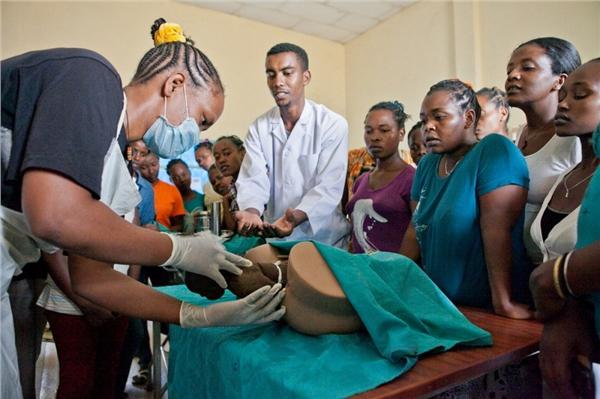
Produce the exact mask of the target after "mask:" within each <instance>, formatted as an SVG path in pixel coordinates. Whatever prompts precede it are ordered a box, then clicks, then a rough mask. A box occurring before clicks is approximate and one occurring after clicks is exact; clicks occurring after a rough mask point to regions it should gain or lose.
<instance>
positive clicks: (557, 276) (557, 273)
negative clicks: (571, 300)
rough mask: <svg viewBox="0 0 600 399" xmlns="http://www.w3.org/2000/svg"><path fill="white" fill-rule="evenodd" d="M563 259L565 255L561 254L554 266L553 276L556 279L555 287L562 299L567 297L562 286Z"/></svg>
mask: <svg viewBox="0 0 600 399" xmlns="http://www.w3.org/2000/svg"><path fill="white" fill-rule="evenodd" d="M562 260H563V255H560V256H559V257H558V258H556V260H555V261H554V268H553V270H552V276H553V280H554V289H555V290H556V293H557V294H558V296H559V297H560V298H561V299H565V293H564V292H563V290H562V287H561V286H560V265H561V262H562Z"/></svg>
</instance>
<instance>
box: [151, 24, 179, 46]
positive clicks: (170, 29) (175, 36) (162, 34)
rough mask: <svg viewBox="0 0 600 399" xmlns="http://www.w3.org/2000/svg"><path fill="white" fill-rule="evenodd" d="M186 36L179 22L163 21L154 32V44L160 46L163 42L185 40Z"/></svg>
mask: <svg viewBox="0 0 600 399" xmlns="http://www.w3.org/2000/svg"><path fill="white" fill-rule="evenodd" d="M186 40H187V39H186V37H185V35H184V34H183V29H181V26H180V25H179V24H174V23H169V22H165V23H163V24H161V25H160V27H159V28H158V30H157V31H156V33H154V45H155V46H160V45H161V44H163V43H171V42H181V43H185V42H186Z"/></svg>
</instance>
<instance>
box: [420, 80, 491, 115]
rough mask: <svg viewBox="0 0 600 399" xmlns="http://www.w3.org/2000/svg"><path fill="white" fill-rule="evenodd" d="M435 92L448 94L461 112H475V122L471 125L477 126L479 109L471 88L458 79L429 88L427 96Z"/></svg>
mask: <svg viewBox="0 0 600 399" xmlns="http://www.w3.org/2000/svg"><path fill="white" fill-rule="evenodd" d="M437 91H445V92H447V93H449V94H450V96H451V97H452V100H453V101H454V103H455V104H456V105H458V107H459V108H460V109H461V110H462V111H463V112H466V111H468V110H470V109H472V110H473V111H475V120H474V121H473V124H474V125H477V121H478V120H479V117H480V116H481V107H480V106H479V102H477V95H476V94H475V91H474V90H473V88H472V87H471V86H469V85H468V84H466V83H464V82H463V81H461V80H459V79H447V80H442V81H441V82H438V83H436V84H434V85H433V86H431V87H430V88H429V91H428V92H427V95H428V96H429V95H430V94H432V93H435V92H437Z"/></svg>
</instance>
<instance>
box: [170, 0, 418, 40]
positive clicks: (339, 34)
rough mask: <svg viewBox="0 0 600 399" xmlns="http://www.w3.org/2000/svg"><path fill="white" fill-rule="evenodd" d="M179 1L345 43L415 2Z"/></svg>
mask: <svg viewBox="0 0 600 399" xmlns="http://www.w3.org/2000/svg"><path fill="white" fill-rule="evenodd" d="M181 1H182V2H184V3H187V4H192V5H196V6H198V7H202V8H208V9H211V10H216V11H220V12H224V13H226V14H231V15H237V16H238V17H242V18H248V19H253V20H255V21H260V22H263V23H266V24H269V25H275V26H279V27H281V28H285V29H291V30H295V31H297V32H302V33H306V34H309V35H313V36H317V37H321V38H323V39H328V40H333V41H336V42H340V43H346V42H348V41H350V40H352V39H353V38H355V37H356V36H358V35H360V34H361V33H364V32H366V31H367V30H369V29H371V28H372V27H374V26H375V25H377V24H379V23H380V22H382V21H385V20H386V19H388V18H389V17H391V16H392V15H394V14H396V13H397V12H398V11H400V10H401V9H402V8H404V7H407V6H409V5H411V4H413V3H415V2H416V1H418V0H362V1H360V0H354V1H343V0H304V1H303V0H278V1H260V0H240V1H227V0H181Z"/></svg>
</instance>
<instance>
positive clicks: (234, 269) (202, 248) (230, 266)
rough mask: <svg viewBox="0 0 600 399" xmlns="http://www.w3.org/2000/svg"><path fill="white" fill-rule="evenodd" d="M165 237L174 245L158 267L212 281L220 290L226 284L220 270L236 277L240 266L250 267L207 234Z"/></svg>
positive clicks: (246, 260) (248, 263)
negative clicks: (180, 271) (192, 274)
mask: <svg viewBox="0 0 600 399" xmlns="http://www.w3.org/2000/svg"><path fill="white" fill-rule="evenodd" d="M167 235H168V236H169V238H170V239H171V241H172V242H173V250H172V251H171V256H170V257H169V259H167V261H166V262H165V263H163V264H162V265H160V266H173V267H177V268H179V269H182V270H186V271H189V272H193V273H197V274H202V275H204V276H206V277H209V278H211V279H213V280H215V281H216V282H217V284H219V286H220V287H221V288H226V287H227V282H226V281H225V278H224V277H223V275H222V274H221V272H220V271H219V270H221V269H222V270H227V271H228V272H230V273H233V274H235V275H238V276H239V275H240V274H242V270H241V269H240V267H249V266H252V262H250V261H249V260H248V259H246V258H242V257H241V256H238V255H235V254H232V253H231V252H227V251H225V247H224V246H223V245H222V244H221V243H220V242H219V241H218V239H217V237H216V236H215V235H213V234H211V233H209V232H208V231H203V232H201V233H198V234H195V235H193V236H178V235H173V234H167Z"/></svg>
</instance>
